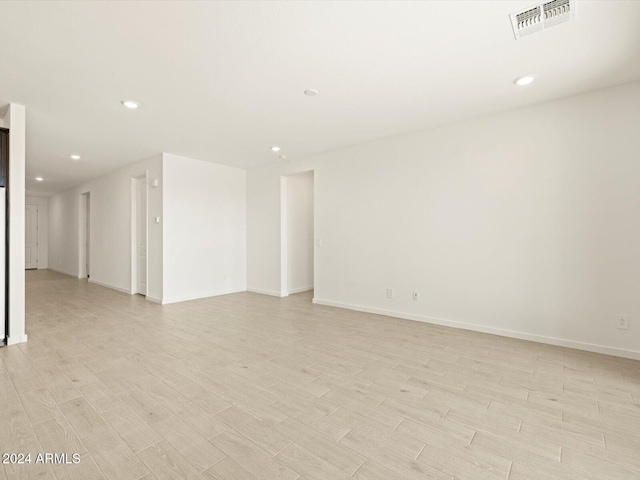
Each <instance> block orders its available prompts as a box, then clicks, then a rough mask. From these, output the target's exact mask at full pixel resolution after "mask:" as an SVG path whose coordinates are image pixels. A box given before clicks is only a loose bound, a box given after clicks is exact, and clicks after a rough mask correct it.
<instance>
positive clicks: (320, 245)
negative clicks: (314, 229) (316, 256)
mask: <svg viewBox="0 0 640 480" xmlns="http://www.w3.org/2000/svg"><path fill="white" fill-rule="evenodd" d="M316 247H318V248H320V247H322V239H321V238H316Z"/></svg>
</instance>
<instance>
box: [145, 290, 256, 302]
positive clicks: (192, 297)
mask: <svg viewBox="0 0 640 480" xmlns="http://www.w3.org/2000/svg"><path fill="white" fill-rule="evenodd" d="M245 291H246V290H245V288H244V287H242V288H228V289H225V290H218V291H215V292H207V293H196V294H193V295H181V296H178V297H173V298H169V299H166V298H163V299H162V301H161V303H162V305H166V304H168V303H178V302H188V301H190V300H198V299H201V298H209V297H218V296H220V295H229V294H231V293H241V292H245ZM153 301H157V299H154V300H153Z"/></svg>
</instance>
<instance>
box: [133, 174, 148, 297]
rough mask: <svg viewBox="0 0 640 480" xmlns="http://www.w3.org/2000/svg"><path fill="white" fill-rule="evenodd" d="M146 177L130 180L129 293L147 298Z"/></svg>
mask: <svg viewBox="0 0 640 480" xmlns="http://www.w3.org/2000/svg"><path fill="white" fill-rule="evenodd" d="M147 218H148V215H147V177H146V175H145V176H144V177H138V178H132V179H131V293H137V294H139V295H143V296H147V275H148V274H147V269H148V262H147V238H148V225H147Z"/></svg>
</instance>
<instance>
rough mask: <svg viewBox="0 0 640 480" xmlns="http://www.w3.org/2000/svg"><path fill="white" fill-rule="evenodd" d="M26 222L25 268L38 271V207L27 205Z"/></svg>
mask: <svg viewBox="0 0 640 480" xmlns="http://www.w3.org/2000/svg"><path fill="white" fill-rule="evenodd" d="M24 220H25V227H24V257H25V266H24V268H25V270H36V269H37V268H38V205H32V204H26V205H25V211H24Z"/></svg>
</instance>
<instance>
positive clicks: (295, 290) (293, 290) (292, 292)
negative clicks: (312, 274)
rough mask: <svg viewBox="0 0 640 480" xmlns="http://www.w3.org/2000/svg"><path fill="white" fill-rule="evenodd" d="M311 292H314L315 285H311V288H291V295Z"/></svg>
mask: <svg viewBox="0 0 640 480" xmlns="http://www.w3.org/2000/svg"><path fill="white" fill-rule="evenodd" d="M309 290H313V285H311V286H310V287H300V288H291V289H289V295H293V294H294V293H302V292H308V291H309Z"/></svg>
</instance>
